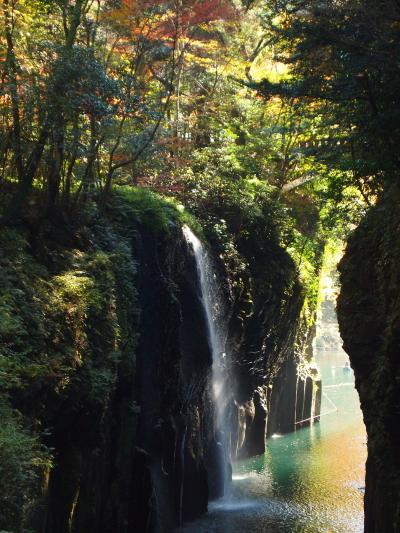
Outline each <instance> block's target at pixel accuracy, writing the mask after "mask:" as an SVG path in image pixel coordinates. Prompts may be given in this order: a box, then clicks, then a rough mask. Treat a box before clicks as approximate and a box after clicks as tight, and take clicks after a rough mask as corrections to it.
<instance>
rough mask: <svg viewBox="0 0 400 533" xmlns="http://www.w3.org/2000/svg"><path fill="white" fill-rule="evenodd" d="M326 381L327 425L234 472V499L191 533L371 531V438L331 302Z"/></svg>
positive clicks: (325, 331)
mask: <svg viewBox="0 0 400 533" xmlns="http://www.w3.org/2000/svg"><path fill="white" fill-rule="evenodd" d="M315 358H316V362H317V364H318V367H319V369H320V373H321V375H322V381H323V391H324V395H323V400H322V413H324V412H328V411H332V404H334V405H335V406H336V407H337V411H335V412H331V413H330V414H327V415H326V416H322V417H321V420H320V422H319V423H315V424H313V425H312V426H310V427H308V428H302V429H299V430H297V431H296V432H295V433H292V434H288V435H283V436H275V438H272V439H269V440H268V443H267V451H266V453H265V454H264V455H261V456H258V457H255V458H252V459H248V460H245V461H241V462H239V463H237V464H235V465H234V472H233V485H232V491H231V494H230V496H229V497H226V498H225V499H223V500H220V501H217V502H213V503H211V504H210V506H209V512H208V513H207V515H205V516H204V517H202V518H201V519H200V520H198V521H196V522H194V523H191V524H189V525H187V526H185V527H183V528H182V529H181V531H184V532H186V533H205V532H206V533H225V532H226V533H247V532H252V533H253V532H254V533H258V532H263V533H264V532H268V531H271V532H272V531H273V532H287V533H294V532H305V533H319V532H321V533H322V532H330V533H333V532H335V533H358V532H362V531H363V495H364V494H363V491H364V474H365V460H366V435H365V427H364V424H363V421H362V414H361V411H360V406H359V400H358V395H357V392H356V390H355V388H354V376H353V372H352V371H345V370H343V366H344V365H345V363H346V361H348V358H347V355H346V353H345V352H344V351H343V350H342V349H341V347H340V338H339V335H338V331H337V322H336V318H335V315H334V312H333V303H332V302H329V301H328V302H325V303H324V305H323V312H322V317H321V320H320V325H319V334H318V336H317V340H316V346H315Z"/></svg>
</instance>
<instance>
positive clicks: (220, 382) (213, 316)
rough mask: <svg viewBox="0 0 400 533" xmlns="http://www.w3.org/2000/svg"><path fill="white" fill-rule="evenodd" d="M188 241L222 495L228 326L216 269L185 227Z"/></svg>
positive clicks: (226, 478) (226, 461)
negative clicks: (206, 352)
mask: <svg viewBox="0 0 400 533" xmlns="http://www.w3.org/2000/svg"><path fill="white" fill-rule="evenodd" d="M183 234H184V236H185V239H186V241H187V242H188V243H189V244H190V246H191V247H192V249H193V253H194V257H195V260H196V267H197V272H198V276H199V281H200V288H201V298H202V303H203V307H204V313H205V317H206V320H207V329H208V337H209V343H210V349H211V354H212V394H213V402H214V407H215V414H216V428H217V432H218V434H217V440H218V446H219V447H220V448H221V450H220V453H219V456H220V460H219V461H218V462H219V464H218V468H219V469H220V472H219V475H220V477H221V480H222V484H223V490H222V493H223V495H226V494H227V491H228V488H229V487H230V481H231V473H230V469H229V468H228V465H230V450H229V440H230V428H229V415H228V409H227V407H228V404H229V402H230V401H231V398H232V394H231V391H230V390H229V387H228V385H229V380H228V376H227V363H228V362H227V358H226V353H225V345H226V335H227V331H226V329H227V328H226V325H225V323H224V310H223V303H222V298H221V291H220V289H219V286H218V280H217V277H216V274H215V271H214V269H213V266H212V263H211V261H210V257H209V255H208V253H207V251H206V249H205V248H204V246H203V244H202V243H201V241H200V240H199V239H198V238H197V237H196V235H195V234H194V233H193V232H192V231H191V229H190V228H189V227H188V226H184V227H183Z"/></svg>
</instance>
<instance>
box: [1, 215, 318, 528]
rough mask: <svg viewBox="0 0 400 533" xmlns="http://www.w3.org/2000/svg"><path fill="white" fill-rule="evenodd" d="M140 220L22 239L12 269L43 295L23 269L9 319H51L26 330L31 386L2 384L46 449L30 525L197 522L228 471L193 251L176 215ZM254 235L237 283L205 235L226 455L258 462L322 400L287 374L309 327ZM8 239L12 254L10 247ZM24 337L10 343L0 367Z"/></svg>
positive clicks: (290, 280) (270, 242) (292, 277)
mask: <svg viewBox="0 0 400 533" xmlns="http://www.w3.org/2000/svg"><path fill="white" fill-rule="evenodd" d="M136 215H137V213H136V212H135V211H129V206H128V205H125V204H123V205H122V207H121V208H120V209H117V208H114V211H113V210H111V211H110V213H109V214H108V215H107V216H106V217H105V216H104V214H102V215H100V214H99V215H98V216H97V217H95V219H94V220H92V221H91V222H89V223H88V224H86V225H85V227H83V228H82V227H81V228H79V229H78V230H76V232H75V234H74V236H73V237H71V236H70V234H69V233H68V231H65V232H64V234H63V236H59V235H52V236H51V237H49V236H47V237H43V236H42V237H41V241H40V242H42V245H41V246H42V249H37V250H34V246H32V245H31V248H28V247H27V248H26V251H25V252H24V254H25V256H24V257H23V260H21V259H20V258H19V256H17V255H16V256H15V259H14V261H15V260H17V259H18V264H27V263H26V261H27V260H28V261H29V262H31V263H32V273H33V274H32V275H33V276H34V277H35V281H34V284H35V287H36V286H38V287H41V286H44V287H45V289H46V290H45V291H44V293H43V294H44V295H43V302H41V301H40V300H39V299H38V297H37V293H36V292H35V291H37V289H36V288H35V289H34V290H30V289H29V290H30V292H29V290H28V286H29V284H28V283H27V281H26V280H25V278H27V279H28V277H29V276H27V275H26V274H25V273H24V270H23V268H24V267H21V270H18V271H17V274H16V278H15V279H14V284H16V286H17V287H18V290H19V293H18V294H17V293H16V299H15V302H14V300H13V301H12V305H14V304H15V305H14V307H15V308H13V309H14V312H15V313H17V314H18V313H21V321H22V322H23V321H25V315H23V313H25V312H26V310H28V311H29V313H30V315H29V317H28V318H30V317H31V316H32V317H35V318H34V320H36V318H37V317H39V318H40V317H42V316H43V317H45V320H47V322H46V324H50V326H48V327H49V331H47V332H46V331H45V327H44V326H43V327H42V326H41V325H40V327H37V326H35V324H36V322H35V321H34V320H33V319H32V325H29V328H30V329H29V328H28V326H27V328H28V329H29V331H32V334H35V335H36V337H37V338H36V337H35V339H34V341H35V342H34V343H32V346H33V348H32V353H31V354H30V355H29V357H30V359H29V361H32V360H33V359H34V358H37V361H38V363H35V364H36V366H35V367H34V371H35V372H36V373H37V368H40V369H41V372H42V374H43V378H42V377H41V378H40V379H38V378H35V377H34V378H32V379H31V378H30V377H29V376H30V374H29V376H28V377H27V378H26V379H27V383H26V384H24V383H23V387H21V388H19V389H13V388H12V387H13V385H12V384H11V388H10V399H11V402H12V405H13V407H15V408H17V409H18V410H19V411H20V412H22V413H23V414H24V416H25V417H26V420H28V421H34V423H35V424H36V426H37V427H39V428H44V429H45V430H46V431H45V432H44V433H43V435H41V439H42V442H43V443H44V444H45V445H46V446H47V448H48V449H51V450H52V453H53V455H54V466H52V467H47V468H45V469H44V470H43V475H42V478H41V480H40V486H39V487H38V489H37V490H36V503H35V505H32V504H31V505H30V509H29V512H26V513H25V516H24V517H23V523H24V526H26V527H28V528H29V527H30V528H31V529H33V530H34V531H42V532H44V533H132V532H133V531H140V532H141V533H146V532H148V533H151V532H159V533H167V532H169V531H172V530H173V529H174V528H175V527H176V526H179V525H180V524H182V523H183V522H185V521H188V520H191V519H194V518H196V517H197V516H199V515H201V514H202V513H204V512H205V511H206V510H207V505H208V502H209V501H210V500H212V499H215V498H217V497H218V496H220V495H221V494H222V490H223V488H222V487H223V478H224V477H225V476H224V475H223V473H222V472H223V471H224V472H229V470H230V464H229V461H228V458H227V457H226V454H225V452H224V450H222V447H221V445H220V442H219V440H220V439H219V435H218V431H217V428H216V416H215V412H214V410H215V406H214V405H213V401H212V394H211V379H210V378H211V368H212V356H211V351H210V346H209V342H208V333H207V324H206V317H205V314H204V308H203V303H202V300H201V288H200V284H199V279H198V272H197V269H196V264H195V258H194V256H193V250H191V248H190V246H189V245H188V244H187V242H186V240H185V239H184V237H183V234H182V228H181V225H180V223H179V222H178V221H177V220H175V221H174V220H170V221H169V222H167V224H165V223H164V222H165V221H164V219H161V223H162V224H163V225H162V224H161V223H160V224H159V225H158V226H154V224H153V222H152V220H151V219H150V221H149V222H148V223H143V221H142V220H141V219H140V217H139V216H136ZM146 215H147V213H146ZM118 217H120V218H118ZM135 217H136V218H135ZM248 234H249V235H250V234H251V232H248ZM260 234H261V236H260V235H259V236H257V235H255V236H254V241H251V239H250V240H249V241H247V242H244V241H243V240H240V239H238V241H237V249H236V253H237V255H238V257H239V256H240V258H241V260H242V261H243V262H245V263H246V265H247V268H246V269H242V270H241V273H240V274H238V273H237V272H234V269H230V268H229V267H228V266H227V264H225V263H224V261H223V260H221V259H220V258H219V257H220V254H219V252H218V249H217V248H215V243H213V242H212V241H211V240H210V242H211V245H210V256H212V257H213V258H214V260H215V266H216V271H217V273H218V274H217V275H218V276H219V281H220V285H221V293H224V294H225V297H226V316H225V317H224V319H225V320H226V328H227V331H228V343H227V350H226V351H227V358H229V365H228V369H229V372H230V376H229V379H230V381H231V385H232V389H231V390H232V395H231V399H230V402H229V404H228V407H227V413H226V415H227V417H229V419H230V421H231V424H230V428H231V435H230V436H229V437H230V438H229V439H228V440H229V442H230V450H231V457H232V459H236V458H238V457H246V456H253V455H256V454H260V453H263V452H264V450H265V438H266V436H267V435H271V434H273V433H275V432H285V431H293V430H294V429H295V424H296V421H298V420H300V419H304V418H309V416H310V415H311V413H312V412H313V410H314V409H315V406H316V405H318V402H317V401H316V395H317V392H318V390H320V387H318V384H317V381H316V380H315V379H312V378H311V377H310V376H308V375H307V374H304V373H303V374H301V373H300V372H299V363H300V362H303V359H304V357H303V355H302V353H303V351H304V350H305V349H306V348H307V346H308V345H309V343H310V339H311V336H312V332H311V329H310V326H309V325H307V322H306V321H304V317H303V315H302V309H303V304H304V291H303V289H302V287H301V285H300V282H299V279H298V273H297V271H296V268H295V265H294V263H293V261H292V260H291V258H290V257H289V255H288V254H287V253H286V252H285V251H284V250H283V249H282V248H281V247H280V246H279V243H278V240H277V238H276V237H275V236H274V235H273V234H271V235H268V233H266V232H264V231H261V230H260ZM46 239H47V240H46ZM21 242H22V240H21ZM10 243H11V244H10V254H14V253H15V254H17V253H20V252H18V250H17V248H16V247H15V246H14V244H13V243H12V242H11V240H10ZM43 243H44V244H43ZM24 246H26V245H24ZM14 248H15V250H17V251H15V250H14ZM49 250H50V251H49ZM28 258H29V259H28ZM8 262H9V263H10V265H11V266H10V268H11V267H12V263H13V259H12V257H10V258H9V259H8ZM7 264H8V263H7ZM45 265H46V266H45ZM7 268H8V267H7ZM18 276H20V277H18ZM22 293H23V294H24V297H23V298H20V296H18V295H19V294H22ZM45 294H46V295H50V296H49V299H48V302H49V303H47V300H46V298H47V296H45ZM17 297H18V298H17ZM22 302H23V305H24V306H25V307H23V306H22ZM51 302H53V305H55V304H54V302H57V306H58V307H56V312H55V314H54V317H53V316H47V315H48V314H49V309H50V305H51ZM21 306H22V307H21ZM40 306H41V307H40ZM31 308H32V309H31ZM50 319H51V320H50ZM11 325H13V323H11ZM35 330H36V332H35ZM21 335H23V336H21V339H22V340H20V339H19V337H18V339H17V340H16V342H14V344H15V347H14V345H11V344H9V346H11V348H9V351H10V354H11V355H10V361H13V360H14V359H15V357H19V352H18V350H20V347H21V346H22V345H23V343H24V342H25V338H26V333H25V330H24V331H23V332H22V334H21ZM8 338H9V337H7V339H8ZM7 342H9V341H8V340H7ZM36 345H37V346H38V348H37V349H36ZM11 349H12V350H14V351H15V354H16V355H15V354H14V353H13V352H12V351H11ZM43 350H47V351H46V353H48V354H49V355H48V360H47V359H46V360H44V359H43V356H42V352H43ZM36 352H37V353H36ZM55 353H57V357H58V360H57V361H58V362H57V364H58V365H59V366H58V367H57V366H55V363H54V360H55V355H54V354H55ZM21 357H25V355H24V353H22V355H21ZM43 360H44V363H43V364H42V361H43ZM21 361H23V365H26V364H27V363H26V362H25V359H21ZM21 365H22V363H21ZM23 365H22V370H23V372H25V370H24V369H25V367H23ZM39 365H42V366H39ZM49 368H50V370H49ZM21 375H22V376H26V375H28V374H27V373H26V372H25V373H24V374H21ZM32 375H34V374H32ZM35 375H36V374H35ZM35 375H34V376H35ZM21 379H22V378H21ZM23 379H25V377H24V378H23ZM32 423H33V422H32ZM221 463H223V464H222V470H221V468H220V467H219V466H218V465H221ZM30 501H31V502H32V501H33V499H31V500H30ZM16 520H17V519H16ZM18 520H19V519H18ZM16 523H17V521H16ZM5 524H6V522H5Z"/></svg>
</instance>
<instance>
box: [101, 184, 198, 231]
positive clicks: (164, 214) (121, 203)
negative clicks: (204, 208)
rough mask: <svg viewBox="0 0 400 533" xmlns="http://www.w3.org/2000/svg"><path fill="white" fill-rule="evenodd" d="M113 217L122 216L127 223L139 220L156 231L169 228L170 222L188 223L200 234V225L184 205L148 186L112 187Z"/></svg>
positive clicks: (138, 221)
mask: <svg viewBox="0 0 400 533" xmlns="http://www.w3.org/2000/svg"><path fill="white" fill-rule="evenodd" d="M112 210H113V217H115V218H117V219H119V220H120V221H121V218H122V219H124V221H125V223H126V224H128V226H130V227H132V224H140V225H142V226H144V227H145V228H147V229H149V230H152V231H155V232H167V233H168V232H169V230H170V224H171V223H173V224H179V225H183V224H187V225H188V226H189V227H191V228H192V229H193V230H194V231H195V232H196V233H197V234H198V235H199V237H200V238H203V239H204V234H203V229H202V226H201V224H200V223H199V222H198V221H197V219H196V218H195V217H194V216H193V215H192V214H191V213H189V212H188V211H187V210H186V209H185V207H184V206H183V205H182V204H180V203H179V202H178V201H177V200H175V199H173V198H171V197H164V196H161V195H160V194H157V193H155V192H153V191H151V190H149V189H145V188H141V187H132V186H128V185H126V186H120V187H116V188H115V193H114V198H113V200H112Z"/></svg>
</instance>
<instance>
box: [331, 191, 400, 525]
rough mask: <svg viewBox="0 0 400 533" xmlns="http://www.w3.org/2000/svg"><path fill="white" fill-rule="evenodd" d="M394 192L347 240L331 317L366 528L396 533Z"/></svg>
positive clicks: (398, 398) (399, 401)
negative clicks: (362, 460)
mask: <svg viewBox="0 0 400 533" xmlns="http://www.w3.org/2000/svg"><path fill="white" fill-rule="evenodd" d="M399 205H400V191H399V188H398V187H393V188H392V189H391V190H390V191H388V192H387V194H386V195H385V196H384V197H383V198H382V200H381V201H380V202H379V203H378V204H377V206H376V207H374V208H373V209H371V211H370V213H369V214H368V216H367V217H366V219H365V220H364V221H363V222H362V223H361V225H360V226H359V228H358V229H357V230H356V231H355V232H354V234H353V235H352V237H351V238H350V239H349V243H348V246H347V250H346V254H345V256H344V258H343V259H342V261H341V264H340V272H341V284H342V290H341V294H340V297H339V301H338V319H339V326H340V332H341V336H342V338H343V341H344V348H345V350H346V351H347V353H348V354H349V356H350V360H351V364H352V367H353V368H354V372H355V376H356V386H357V389H358V392H359V394H360V400H361V408H362V410H363V414H364V421H365V425H366V429H367V434H368V461H367V474H366V494H365V525H366V531H370V532H376V533H378V532H381V531H385V532H388V533H390V532H395V531H399V530H400V503H399V502H400V459H399V449H400V430H399V428H400V359H399V355H400V239H399V235H400V211H399Z"/></svg>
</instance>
